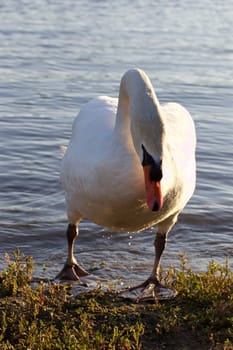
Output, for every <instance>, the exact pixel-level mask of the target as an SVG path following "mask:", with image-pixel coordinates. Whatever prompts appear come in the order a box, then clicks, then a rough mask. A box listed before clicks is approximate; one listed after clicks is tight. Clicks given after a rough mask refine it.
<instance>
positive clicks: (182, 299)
mask: <svg viewBox="0 0 233 350" xmlns="http://www.w3.org/2000/svg"><path fill="white" fill-rule="evenodd" d="M6 259H7V263H8V267H7V269H6V270H5V271H3V272H2V274H1V275H0V349H1V350H13V349H18V350H24V349H25V350H26V349H27V350H29V349H30V350H42V349H43V350H44V349H51V350H60V349H68V350H69V349H71V350H72V349H73V350H79V349H81V350H95V349H98V350H105V349H106V350H107V349H109V350H117V349H119V350H131V349H135V350H138V349H145V350H150V349H153V350H155V349H183V350H185V349H187V350H190V349H191V350H192V349H224V350H230V349H233V273H232V272H231V271H230V270H229V266H228V262H226V264H225V265H224V266H220V265H217V264H216V263H214V262H213V261H212V262H210V264H209V266H208V268H207V271H206V272H200V273H194V272H193V270H192V269H191V268H189V267H187V262H186V259H185V257H184V256H181V264H180V268H179V270H178V269H175V268H174V267H170V269H169V271H168V272H167V273H166V276H165V278H164V279H165V282H166V283H167V284H169V285H170V286H171V287H174V288H176V290H177V291H178V296H177V297H176V298H175V299H173V300H170V301H166V302H165V301H164V302H155V303H153V304H152V303H150V304H149V303H146V304H135V303H132V302H130V301H128V300H126V299H123V298H119V297H118V296H117V295H116V294H114V293H103V292H102V291H101V290H99V289H98V290H94V291H92V292H86V293H82V294H79V295H78V296H74V295H73V294H72V291H71V289H70V288H69V287H68V286H64V285H61V284H55V283H52V282H47V283H45V282H44V281H39V282H38V283H32V273H33V262H32V259H31V258H30V257H26V256H24V255H23V254H21V253H20V252H19V251H16V252H15V254H14V259H13V260H11V259H10V257H9V256H8V255H6Z"/></svg>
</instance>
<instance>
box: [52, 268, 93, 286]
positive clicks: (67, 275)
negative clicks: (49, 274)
mask: <svg viewBox="0 0 233 350" xmlns="http://www.w3.org/2000/svg"><path fill="white" fill-rule="evenodd" d="M88 275H89V272H87V271H86V270H84V269H83V268H82V267H81V266H79V265H78V264H77V263H75V264H72V265H69V264H67V263H66V264H65V265H64V267H63V269H62V270H61V272H59V274H58V275H57V276H56V278H57V279H60V280H69V281H79V282H80V283H81V284H84V285H85V283H83V282H82V281H81V280H80V277H84V276H88Z"/></svg>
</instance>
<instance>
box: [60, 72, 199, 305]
mask: <svg viewBox="0 0 233 350" xmlns="http://www.w3.org/2000/svg"><path fill="white" fill-rule="evenodd" d="M195 145H196V137H195V127H194V123H193V120H192V118H191V116H190V114H189V113H188V111H187V110H186V109H185V108H183V107H182V106H181V105H179V104H176V103H168V104H165V105H160V104H159V102H158V100H157V97H156V95H155V93H154V90H153V87H152V84H151V82H150V80H149V78H148V77H147V75H146V74H145V73H144V72H143V71H142V70H140V69H132V70H129V71H127V72H126V73H125V74H124V76H123V77H122V80H121V84H120V92H119V99H118V100H117V99H115V98H110V97H106V96H103V97H99V98H96V99H94V100H91V101H90V102H89V103H87V104H86V105H85V106H84V108H83V109H82V110H81V111H80V113H79V115H78V117H77V118H76V120H75V121H74V124H73V130H72V137H71V140H70V143H69V146H68V149H67V152H66V153H65V156H64V158H63V162H62V169H61V180H62V184H63V187H64V189H65V194H66V202H67V214H68V220H69V225H68V229H67V239H68V258H67V262H66V264H65V266H64V268H63V270H62V271H61V272H60V274H59V275H58V277H59V278H65V279H77V280H78V279H79V277H81V276H84V275H86V274H87V272H86V271H85V270H84V269H82V268H81V267H80V266H79V265H78V263H77V261H76V259H75V257H74V254H73V247H74V240H75V239H76V238H77V235H78V224H79V222H80V220H81V218H82V217H85V218H88V219H89V220H92V221H93V222H95V223H97V224H99V225H102V226H105V227H108V228H110V229H112V230H115V231H140V230H143V229H145V228H148V227H151V226H153V225H157V235H156V239H155V243H154V244H155V262H154V268H153V271H152V273H151V275H150V277H149V278H148V279H147V280H146V282H145V283H143V285H141V286H140V287H142V289H143V291H142V295H141V299H147V298H148V294H151V295H153V296H154V294H155V293H156V291H157V290H158V286H160V284H159V281H158V273H159V266H160V260H161V255H162V252H163V250H164V247H165V243H166V237H167V234H168V232H169V231H170V229H171V228H172V226H173V225H174V224H175V222H176V221H177V217H178V214H179V213H180V212H181V210H182V209H183V208H184V206H185V205H186V203H187V201H188V200H189V199H190V197H191V196H192V194H193V191H194V188H195ZM149 296H150V295H149Z"/></svg>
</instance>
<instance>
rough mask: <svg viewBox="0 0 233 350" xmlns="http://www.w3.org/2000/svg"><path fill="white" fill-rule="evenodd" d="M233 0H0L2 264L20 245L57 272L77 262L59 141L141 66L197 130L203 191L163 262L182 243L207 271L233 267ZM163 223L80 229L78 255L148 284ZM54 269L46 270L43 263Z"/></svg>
mask: <svg viewBox="0 0 233 350" xmlns="http://www.w3.org/2000/svg"><path fill="white" fill-rule="evenodd" d="M232 17H233V2H232V1H228V2H222V1H219V0H213V1H209V0H204V1H200V0H197V1H195V2H191V1H179V0H178V1H169V0H165V1H152V0H143V1H140V0H136V1H133V2H132V1H129V0H119V1H113V2H107V1H101V0H99V1H97V0H96V1H94V0H93V1H91V0H90V1H81V0H75V1H74V0H66V1H60V0H51V1H50V0H35V1H27V0H8V1H1V4H0V136H1V152H0V169H1V172H0V186H1V194H0V208H1V235H0V265H2V266H1V268H2V267H3V265H4V254H5V252H12V251H14V250H15V248H16V247H20V249H21V250H22V251H23V252H24V253H25V254H30V255H32V256H33V257H34V260H35V262H36V266H35V267H36V274H37V275H45V276H46V277H54V276H55V275H56V273H57V272H59V270H60V269H61V267H62V265H63V263H64V261H65V259H66V239H65V230H66V225H67V221H66V213H65V202H64V194H63V192H62V188H61V185H60V182H59V168H60V162H61V154H60V146H62V145H67V143H68V140H69V137H70V134H71V126H72V121H73V119H74V117H75V116H76V115H77V113H78V111H79V110H80V108H81V106H82V105H83V104H84V103H85V102H87V101H88V100H89V99H90V98H92V97H94V96H97V95H101V94H107V95H111V96H117V95H118V87H119V81H120V78H121V76H122V74H123V73H124V72H125V71H126V70H127V69H128V68H131V67H135V66H138V67H140V68H142V69H144V70H145V71H146V72H147V74H148V75H149V76H150V78H151V80H152V83H153V85H154V88H155V91H156V93H157V95H158V98H159V99H160V101H161V102H167V101H177V102H180V103H182V104H183V105H184V106H185V107H186V108H187V109H188V110H189V111H190V113H191V114H192V115H193V118H194V120H195V124H196V129H197V137H198V144H197V166H198V173H197V188H196V191H195V194H194V196H193V197H192V199H191V201H190V202H189V204H188V205H187V207H186V208H185V210H184V211H183V213H182V214H181V216H180V220H179V222H178V224H177V225H176V226H175V227H174V229H173V230H172V232H171V233H170V235H169V240H168V246H167V249H166V252H165V254H164V258H163V266H164V268H166V267H167V266H168V265H170V264H175V265H177V263H178V253H179V252H181V251H183V252H185V253H186V255H187V256H188V257H189V259H190V262H191V265H192V266H194V267H195V268H196V269H204V268H205V267H206V265H207V263H208V262H209V261H210V260H211V259H215V260H216V261H218V262H221V263H222V262H224V261H225V258H226V256H229V258H230V263H231V266H232V265H233V262H232V260H233V259H232V258H233V236H232V231H233V219H232V208H233V201H232V195H233V175H232V174H233V151H232V150H233V137H232V132H233V122H232V120H233V118H232V111H233V29H232ZM153 240H154V229H150V230H147V231H146V232H144V233H136V234H128V233H112V232H109V231H108V230H106V229H103V228H102V227H99V226H96V225H94V224H93V223H91V222H88V221H83V222H82V223H81V225H80V237H79V240H78V242H79V244H77V245H76V253H77V255H79V260H80V261H81V262H82V263H83V264H84V265H85V266H86V268H92V269H95V270H96V273H97V274H99V275H103V276H108V277H109V278H110V279H115V278H118V277H120V278H122V280H124V279H126V278H127V276H128V277H129V279H132V280H141V279H142V280H143V279H144V278H146V277H147V276H148V274H149V272H150V269H151V267H152V264H153ZM45 266H46V269H45V272H44V267H45Z"/></svg>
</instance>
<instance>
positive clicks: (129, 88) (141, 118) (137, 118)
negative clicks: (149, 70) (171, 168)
mask: <svg viewBox="0 0 233 350" xmlns="http://www.w3.org/2000/svg"><path fill="white" fill-rule="evenodd" d="M116 129H118V132H121V133H122V134H125V133H131V135H132V140H133V144H134V147H135V150H136V152H137V153H138V155H140V153H141V145H142V144H144V145H145V144H146V146H147V148H148V149H149V150H150V151H151V153H152V154H154V156H158V157H160V154H161V153H162V141H163V137H164V124H163V120H162V116H161V112H160V106H159V102H158V100H157V97H156V95H155V93H154V90H153V87H152V84H151V82H150V80H149V78H148V77H147V76H146V74H145V73H144V72H142V71H141V70H138V69H133V70H130V71H127V72H126V73H125V75H124V76H123V78H122V80H121V84H120V93H119V101H118V110H117V119H116Z"/></svg>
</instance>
